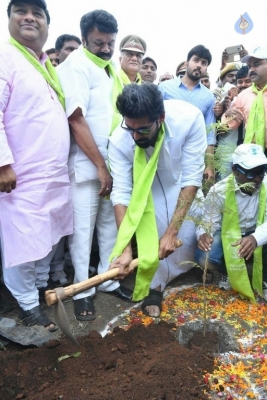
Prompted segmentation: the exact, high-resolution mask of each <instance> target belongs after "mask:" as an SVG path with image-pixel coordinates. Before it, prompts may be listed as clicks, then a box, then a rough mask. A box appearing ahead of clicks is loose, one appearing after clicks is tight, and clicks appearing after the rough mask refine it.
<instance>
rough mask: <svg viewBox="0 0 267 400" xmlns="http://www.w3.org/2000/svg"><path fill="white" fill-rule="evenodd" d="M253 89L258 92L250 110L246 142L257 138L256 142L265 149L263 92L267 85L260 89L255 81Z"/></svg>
mask: <svg viewBox="0 0 267 400" xmlns="http://www.w3.org/2000/svg"><path fill="white" fill-rule="evenodd" d="M251 89H252V92H253V93H256V95H257V97H256V99H255V100H254V102H253V103H252V106H251V108H250V111H249V117H248V123H247V126H246V135H245V139H244V143H252V142H253V140H254V138H255V140H256V144H259V145H260V146H262V147H263V149H264V150H265V126H266V122H265V110H264V102H263V92H264V91H265V90H266V89H267V85H265V86H264V88H263V89H262V90H258V89H257V87H256V85H255V83H252V86H251Z"/></svg>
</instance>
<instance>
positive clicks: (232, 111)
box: [224, 107, 244, 124]
mask: <svg viewBox="0 0 267 400" xmlns="http://www.w3.org/2000/svg"><path fill="white" fill-rule="evenodd" d="M224 115H225V117H226V118H229V119H231V120H232V119H234V120H235V121H237V122H238V123H239V124H241V122H242V121H243V119H244V116H243V113H242V112H241V111H240V110H239V109H238V108H235V107H231V108H229V109H228V110H227V111H225V114H224Z"/></svg>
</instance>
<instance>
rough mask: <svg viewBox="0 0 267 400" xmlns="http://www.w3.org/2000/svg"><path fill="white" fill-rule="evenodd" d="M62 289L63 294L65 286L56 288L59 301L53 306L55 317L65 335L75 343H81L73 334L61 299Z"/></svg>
mask: <svg viewBox="0 0 267 400" xmlns="http://www.w3.org/2000/svg"><path fill="white" fill-rule="evenodd" d="M60 289H61V290H60ZM62 290H63V294H64V289H63V288H56V289H55V292H56V294H57V298H58V301H57V303H55V304H54V305H53V306H52V307H53V314H54V318H55V321H56V323H57V325H58V326H59V327H60V329H61V330H62V332H63V333H64V335H65V336H67V338H69V339H70V340H71V341H72V342H73V343H75V344H77V345H79V343H78V342H77V340H76V339H75V337H74V336H73V334H72V332H71V330H70V322H69V319H68V316H67V313H66V310H65V307H64V305H63V303H62V301H61V295H62Z"/></svg>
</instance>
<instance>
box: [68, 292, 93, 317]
mask: <svg viewBox="0 0 267 400" xmlns="http://www.w3.org/2000/svg"><path fill="white" fill-rule="evenodd" d="M73 301H74V313H75V317H76V319H78V320H79V321H93V320H94V319H95V307H94V302H93V299H92V297H84V298H83V299H78V300H73ZM84 311H86V312H87V313H88V312H89V313H91V314H86V315H83V312H84Z"/></svg>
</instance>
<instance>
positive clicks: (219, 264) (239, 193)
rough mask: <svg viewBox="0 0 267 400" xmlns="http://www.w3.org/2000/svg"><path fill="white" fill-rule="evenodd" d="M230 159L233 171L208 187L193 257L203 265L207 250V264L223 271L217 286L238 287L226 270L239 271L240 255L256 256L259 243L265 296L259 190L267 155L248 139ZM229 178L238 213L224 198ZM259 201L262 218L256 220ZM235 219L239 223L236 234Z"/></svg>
mask: <svg viewBox="0 0 267 400" xmlns="http://www.w3.org/2000/svg"><path fill="white" fill-rule="evenodd" d="M232 159H233V167H232V170H233V174H232V175H230V177H227V178H225V179H223V180H222V181H220V182H218V183H216V184H215V185H214V186H213V187H211V189H210V191H209V193H208V195H207V197H206V199H205V201H204V206H203V217H202V222H201V224H200V225H199V227H198V228H197V239H198V249H197V251H196V261H197V263H198V264H199V265H200V266H201V267H202V268H204V266H205V260H206V255H207V252H209V254H208V264H212V265H213V266H215V267H216V268H217V269H218V270H219V271H220V272H221V273H222V274H223V275H222V279H221V281H220V282H219V287H220V288H222V289H225V290H229V289H231V287H233V288H234V289H235V290H238V288H236V287H235V284H236V282H235V281H234V280H231V279H230V275H229V271H231V268H232V269H235V270H236V271H238V268H239V265H238V263H239V260H240V259H245V260H249V259H250V257H251V256H252V255H254V258H255V254H254V253H255V250H256V249H257V248H259V247H260V246H261V247H260V250H261V252H262V267H263V282H262V296H263V297H264V299H265V300H267V246H266V243H267V206H266V204H267V203H266V193H265V192H266V191H264V192H262V190H265V187H266V186H267V179H266V178H265V173H266V168H267V158H266V157H265V155H264V153H263V150H262V147H261V146H259V145H255V144H252V143H251V144H242V145H240V146H238V147H237V148H236V149H235V151H234V153H233V155H232ZM233 177H234V179H233ZM230 179H233V185H234V186H233V190H232V192H233V193H234V198H233V200H234V202H236V204H237V210H238V211H237V214H238V215H235V213H234V212H233V210H232V209H231V208H232V207H231V205H230V204H229V203H227V201H226V199H227V196H228V194H229V192H230V190H231V186H229V182H230ZM262 183H263V184H262ZM261 196H262V199H261ZM261 204H262V221H259V215H260V207H261ZM227 216H230V218H231V221H230V223H229V224H228V226H227V232H224V226H223V221H224V218H227ZM236 221H237V222H238V225H239V234H238V235H237V236H236V235H235V222H236ZM224 234H226V235H227V237H228V238H230V241H231V243H230V246H228V247H227V246H226V245H225V243H224ZM226 249H227V250H226ZM229 254H230V257H229V258H228V255H229ZM210 267H211V266H210ZM253 269H254V267H253ZM241 270H242V269H240V271H241ZM238 291H239V290H238ZM241 293H242V292H241Z"/></svg>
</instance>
